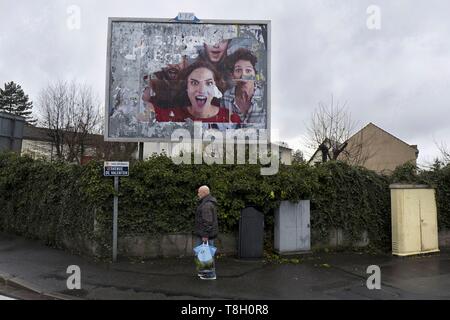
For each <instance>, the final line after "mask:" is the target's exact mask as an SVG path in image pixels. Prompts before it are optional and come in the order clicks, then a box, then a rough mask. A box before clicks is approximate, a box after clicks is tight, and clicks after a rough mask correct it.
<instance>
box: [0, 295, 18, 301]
mask: <svg viewBox="0 0 450 320" xmlns="http://www.w3.org/2000/svg"><path fill="white" fill-rule="evenodd" d="M0 300H16V299H13V298H10V297H5V296H2V295H0Z"/></svg>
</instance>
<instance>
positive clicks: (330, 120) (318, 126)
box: [306, 96, 373, 165]
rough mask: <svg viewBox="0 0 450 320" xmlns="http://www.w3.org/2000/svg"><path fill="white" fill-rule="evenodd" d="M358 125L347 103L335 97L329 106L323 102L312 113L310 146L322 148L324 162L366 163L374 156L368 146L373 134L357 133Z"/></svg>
mask: <svg viewBox="0 0 450 320" xmlns="http://www.w3.org/2000/svg"><path fill="white" fill-rule="evenodd" d="M355 127H356V123H355V121H353V120H352V118H351V114H350V112H349V111H348V109H347V107H346V103H343V104H340V103H339V102H335V101H334V98H333V96H331V102H330V104H329V105H326V104H324V103H322V102H320V103H319V105H318V107H317V108H316V109H315V110H314V112H313V113H312V115H311V122H310V123H309V125H308V126H307V137H306V141H307V146H308V147H309V148H310V149H312V150H314V151H316V150H318V151H319V155H320V157H321V162H326V161H328V160H337V159H341V160H345V161H347V162H349V163H351V164H356V165H362V164H364V162H365V161H367V160H368V158H370V157H372V156H373V150H370V149H369V148H365V144H366V145H367V144H369V141H370V140H371V137H363V136H362V134H359V135H354V136H353V133H354V129H355ZM350 138H351V139H350Z"/></svg>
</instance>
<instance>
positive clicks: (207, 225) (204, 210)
mask: <svg viewBox="0 0 450 320" xmlns="http://www.w3.org/2000/svg"><path fill="white" fill-rule="evenodd" d="M197 195H198V198H199V201H200V204H199V206H198V207H197V211H196V213H195V230H194V233H195V235H196V236H197V238H196V241H195V242H196V244H195V246H198V245H200V244H202V243H208V244H209V245H211V246H213V245H214V239H215V238H216V237H217V234H218V233H219V225H218V222H217V209H216V206H217V200H216V199H215V198H214V197H213V196H211V195H210V194H209V188H208V186H201V187H200V188H199V189H198V194H197ZM198 276H199V277H200V279H202V280H215V279H216V271H215V266H214V265H213V268H212V269H211V270H198Z"/></svg>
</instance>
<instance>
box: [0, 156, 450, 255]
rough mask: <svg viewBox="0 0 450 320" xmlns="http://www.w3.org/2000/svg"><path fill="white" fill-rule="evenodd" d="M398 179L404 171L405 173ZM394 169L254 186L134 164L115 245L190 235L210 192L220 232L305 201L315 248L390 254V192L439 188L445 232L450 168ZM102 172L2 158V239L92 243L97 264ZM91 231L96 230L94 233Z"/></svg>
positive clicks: (212, 169) (254, 168)
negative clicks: (345, 243)
mask: <svg viewBox="0 0 450 320" xmlns="http://www.w3.org/2000/svg"><path fill="white" fill-rule="evenodd" d="M402 170H403V171H402ZM411 170H412V169H411V168H406V169H405V168H402V169H399V171H397V172H396V173H394V175H393V176H392V177H391V178H388V177H384V176H380V175H377V174H376V173H374V172H371V171H369V170H366V169H364V168H360V167H352V166H349V165H347V164H345V163H341V162H329V163H325V164H323V165H320V166H318V167H310V166H308V165H306V164H294V165H291V166H283V165H282V166H280V171H279V173H278V174H276V175H273V176H261V175H260V167H259V166H258V165H248V164H247V165H206V164H202V165H175V164H173V163H172V161H171V160H170V159H169V158H167V157H166V156H164V155H161V156H153V157H151V158H150V159H148V160H146V161H142V162H137V161H136V162H133V163H131V168H130V176H129V177H123V178H121V180H120V181H121V184H120V188H119V197H120V198H119V199H120V200H119V232H120V236H126V235H141V234H164V233H174V232H191V230H192V226H193V219H194V212H195V207H196V205H197V200H196V189H197V188H198V187H199V186H201V185H203V184H207V185H209V186H210V187H211V190H212V193H213V195H214V196H215V197H216V198H217V200H218V202H219V204H220V206H219V211H218V214H219V222H220V229H221V231H222V232H236V231H237V229H238V225H239V216H240V211H241V209H243V208H245V207H246V206H254V207H256V208H257V209H259V210H260V211H262V212H263V213H264V215H265V220H266V227H267V228H266V231H268V232H269V234H270V231H271V230H272V227H273V218H274V210H275V209H276V208H277V207H278V205H279V203H280V201H282V200H291V201H296V200H299V199H311V228H312V230H313V239H312V240H313V242H314V241H320V240H323V239H326V237H327V236H328V232H329V230H330V229H332V228H335V229H337V228H339V229H342V230H343V231H344V233H345V234H346V235H347V236H348V237H349V238H350V239H354V240H357V239H358V238H359V237H360V235H361V232H362V231H364V230H367V231H368V234H369V239H370V242H371V244H372V245H373V246H374V247H376V248H378V249H388V248H389V247H390V202H389V201H390V200H389V188H388V186H389V183H391V182H394V181H398V180H401V179H403V178H404V176H405V172H408V174H409V176H408V177H409V179H410V180H414V181H417V180H420V179H427V181H432V182H433V183H434V184H435V185H436V186H437V188H438V192H437V198H438V211H439V225H440V227H447V228H448V227H450V213H449V205H448V204H449V203H450V201H449V200H450V188H449V186H450V167H443V168H439V169H438V170H434V171H432V172H427V173H426V174H425V173H422V174H421V175H417V174H414V173H411ZM102 172H103V164H102V163H101V162H96V161H91V162H90V163H89V164H87V165H85V166H79V165H72V164H66V163H49V162H45V161H42V160H32V159H31V158H28V157H26V156H24V157H20V156H17V155H15V154H10V153H3V154H0V208H1V209H0V210H1V211H0V230H2V231H5V232H10V233H15V234H19V235H23V236H25V237H27V238H31V239H41V240H44V241H45V242H46V243H47V244H48V245H51V246H54V247H64V241H67V240H69V241H70V240H73V239H78V240H79V239H89V240H92V241H95V242H96V243H97V244H98V245H99V248H100V251H99V252H100V254H104V255H105V256H106V255H107V254H108V252H109V251H110V250H111V247H110V239H111V230H112V203H113V201H112V199H113V195H114V188H113V179H111V178H105V177H103V175H102ZM94 225H95V227H94Z"/></svg>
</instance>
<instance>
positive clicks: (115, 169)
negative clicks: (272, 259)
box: [103, 161, 130, 177]
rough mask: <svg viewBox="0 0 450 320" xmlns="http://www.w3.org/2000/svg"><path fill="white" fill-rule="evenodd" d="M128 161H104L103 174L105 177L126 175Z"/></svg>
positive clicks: (127, 173) (128, 166) (128, 165)
mask: <svg viewBox="0 0 450 320" xmlns="http://www.w3.org/2000/svg"><path fill="white" fill-rule="evenodd" d="M129 168H130V163H129V162H128V161H121V162H119V161H105V163H104V166H103V175H104V176H105V177H128V175H129Z"/></svg>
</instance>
